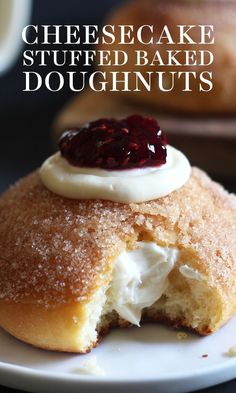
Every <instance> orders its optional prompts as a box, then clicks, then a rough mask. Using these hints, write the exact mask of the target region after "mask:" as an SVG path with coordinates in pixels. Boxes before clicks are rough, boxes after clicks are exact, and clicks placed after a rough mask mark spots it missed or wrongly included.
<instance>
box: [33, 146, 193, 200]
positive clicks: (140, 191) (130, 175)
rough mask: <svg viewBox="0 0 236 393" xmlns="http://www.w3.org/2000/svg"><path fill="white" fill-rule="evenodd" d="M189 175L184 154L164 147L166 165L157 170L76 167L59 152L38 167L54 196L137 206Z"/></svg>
mask: <svg viewBox="0 0 236 393" xmlns="http://www.w3.org/2000/svg"><path fill="white" fill-rule="evenodd" d="M190 173H191V167H190V164H189V161H188V160H187V158H186V157H185V155H184V154H183V153H181V152H180V151H179V150H177V149H175V148H174V147H172V146H170V145H167V162H166V164H164V165H162V166H160V167H146V168H140V169H129V170H121V171H108V170H103V169H99V168H82V167H76V166H73V165H71V164H69V163H68V162H67V160H66V159H64V158H63V157H62V156H61V154H60V153H59V152H58V153H56V154H54V155H53V156H51V157H49V158H48V159H47V160H46V161H45V162H44V163H43V165H42V166H41V168H40V171H39V174H40V177H41V180H42V182H43V184H44V185H45V186H46V187H47V188H48V189H49V190H50V191H52V192H54V193H55V194H58V195H61V196H63V197H67V198H72V199H105V200H110V201H114V202H121V203H132V202H134V203H139V202H145V201H150V200H152V199H157V198H161V197H164V196H166V195H168V194H170V193H171V192H172V191H175V190H177V189H178V188H180V187H182V186H183V185H184V184H185V182H186V181H187V180H188V178H189V176H190Z"/></svg>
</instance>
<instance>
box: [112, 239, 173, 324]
mask: <svg viewBox="0 0 236 393" xmlns="http://www.w3.org/2000/svg"><path fill="white" fill-rule="evenodd" d="M178 254H179V251H178V250H177V249H176V248H168V247H160V246H158V245H156V244H155V243H154V242H144V241H140V242H136V243H135V244H134V248H133V249H132V250H129V251H124V252H122V253H121V254H120V255H119V256H118V257H117V259H116V261H115V265H114V270H113V277H112V284H111V287H110V289H109V305H108V307H107V308H106V312H111V311H112V310H115V311H116V312H117V313H118V314H119V315H120V316H121V317H122V318H124V319H125V320H127V321H129V322H131V323H132V324H134V325H137V326H139V323H140V319H141V315H142V310H143V309H144V308H145V307H150V306H151V305H152V304H154V303H155V302H156V301H157V300H158V299H159V298H160V297H161V296H162V294H163V293H164V291H165V290H166V288H167V286H168V275H169V273H170V272H171V270H172V269H173V267H174V265H175V263H176V261H177V259H178Z"/></svg>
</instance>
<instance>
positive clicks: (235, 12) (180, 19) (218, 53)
mask: <svg viewBox="0 0 236 393" xmlns="http://www.w3.org/2000/svg"><path fill="white" fill-rule="evenodd" d="M106 24H111V25H113V24H114V25H119V24H124V25H134V28H135V29H136V28H138V27H139V26H141V25H146V24H147V25H154V26H157V27H158V31H160V32H161V30H162V27H163V26H164V25H167V26H168V27H169V29H170V31H171V33H172V32H173V37H174V41H176V42H178V41H179V40H178V29H177V25H186V24H187V25H213V26H214V34H215V43H214V45H200V44H196V45H195V44H194V45H191V44H188V45H187V46H186V45H185V46H181V45H165V44H163V45H151V44H150V45H141V44H137V43H135V44H134V45H125V46H124V45H121V44H119V45H118V43H116V42H115V43H114V44H113V45H103V46H102V49H107V50H114V49H116V50H117V49H119V50H125V51H127V52H128V54H129V58H130V60H129V62H128V64H127V65H125V66H123V67H121V66H119V67H112V68H111V67H109V66H106V67H104V68H103V71H110V70H111V69H112V70H113V71H141V72H143V73H145V72H148V71H163V72H165V71H166V72H168V71H190V72H191V71H194V70H193V68H192V67H191V66H186V67H183V66H175V67H174V68H173V67H172V68H171V67H168V66H161V67H159V68H157V66H154V67H153V66H142V67H137V66H136V67H135V66H134V64H135V59H134V53H135V52H134V51H135V50H139V49H141V50H146V51H147V52H148V55H149V56H150V59H152V58H153V57H154V52H155V51H156V50H159V51H160V54H161V56H162V57H163V58H165V57H166V56H165V54H164V53H165V51H166V50H170V49H174V50H181V49H183V50H209V51H211V52H212V53H213V55H214V63H213V64H212V65H210V66H207V67H203V66H202V67H201V66H198V67H196V68H195V70H196V71H197V73H198V74H199V73H200V72H201V71H208V72H213V83H214V88H213V89H212V91H209V92H199V81H198V80H197V81H194V80H191V86H192V90H193V91H190V92H187V91H184V92H183V91H182V88H183V79H182V78H179V79H177V78H176V81H175V89H174V90H172V91H171V92H170V93H168V92H167V93H166V92H161V91H160V90H159V89H157V88H156V87H155V86H154V85H153V86H152V89H151V91H150V92H149V91H145V90H143V91H142V92H136V93H135V92H131V91H129V92H128V93H122V94H123V95H126V96H127V97H128V98H132V99H134V100H137V101H138V102H141V103H147V104H149V105H151V106H153V107H155V108H159V107H162V108H164V109H167V110H173V111H178V112H180V111H181V112H185V113H186V112H187V113H189V112H191V113H216V114H220V113H221V114H234V113H235V111H236V101H235V94H236V90H235V86H236V71H235V70H236V52H235V50H233V47H234V37H235V34H236V27H235V26H236V3H235V2H234V1H229V0H226V1H216V0H212V1H211V0H202V1H200V2H199V1H189V0H186V1H164V0H163V1H156V0H146V1H143V0H132V1H130V2H128V4H125V5H122V6H121V7H120V8H118V9H116V10H115V11H114V12H113V13H112V14H111V15H110V16H109V17H108V19H107V21H106ZM191 36H192V37H193V39H195V40H196V41H199V35H198V33H197V32H196V33H193V34H192V32H191ZM197 79H198V78H197ZM133 83H134V81H133ZM167 85H168V83H167ZM169 85H170V83H169ZM166 87H167V86H166ZM204 88H206V86H205V85H204Z"/></svg>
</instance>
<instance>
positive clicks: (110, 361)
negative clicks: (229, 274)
mask: <svg viewBox="0 0 236 393" xmlns="http://www.w3.org/2000/svg"><path fill="white" fill-rule="evenodd" d="M235 331H236V319H233V320H232V321H231V322H229V323H228V324H227V325H226V326H225V327H223V328H222V329H221V330H220V331H219V332H217V333H215V334H213V335H212V336H209V337H203V338H201V337H198V336H196V335H192V334H189V333H188V337H187V339H185V340H179V339H178V338H177V332H176V331H173V330H171V329H168V328H167V327H164V326H160V325H146V326H143V327H142V328H132V329H120V330H114V331H113V332H112V333H111V334H110V335H108V336H107V337H106V338H105V339H104V340H103V341H102V343H101V344H100V346H99V347H98V348H96V349H94V350H93V351H92V352H91V353H90V354H87V355H74V354H63V353H53V352H47V351H43V350H40V349H36V348H33V347H31V346H29V345H26V344H23V343H21V342H20V341H18V340H16V339H14V338H13V337H11V336H10V335H8V334H7V333H5V332H3V331H2V330H0V384H2V385H7V386H9V387H13V388H18V389H24V390H27V391H31V392H40V393H41V392H49V391H56V392H58V393H60V392H70V393H74V392H76V393H78V392H82V391H86V392H87V393H91V392H92V393H95V392H96V393H101V392H102V393H108V392H109V393H117V392H121V391H123V392H124V391H128V392H129V393H133V392H135V393H144V392H146V391H147V392H148V393H151V392H160V393H163V392H165V393H178V392H181V393H184V392H189V391H193V390H196V389H200V388H204V387H208V386H211V385H214V384H217V383H221V382H225V381H227V380H230V379H232V378H234V377H236V357H230V356H229V355H227V351H228V350H229V348H230V347H232V346H236V334H235ZM205 354H208V357H202V355H205ZM94 356H95V357H96V360H97V364H98V366H99V367H100V368H101V369H102V370H103V371H104V372H105V375H103V376H102V375H99V376H98V375H85V374H83V373H82V372H81V371H79V370H78V369H79V368H83V364H84V363H85V362H87V361H88V360H89V359H91V358H94Z"/></svg>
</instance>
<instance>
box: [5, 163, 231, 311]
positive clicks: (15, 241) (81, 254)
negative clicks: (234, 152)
mask: <svg viewBox="0 0 236 393" xmlns="http://www.w3.org/2000/svg"><path fill="white" fill-rule="evenodd" d="M235 230H236V197H235V196H234V195H229V194H228V193H227V192H226V191H224V190H223V188H222V187H221V186H219V185H217V184H215V183H213V182H212V181H211V180H210V179H209V178H208V177H207V176H206V175H205V174H204V173H203V172H202V171H200V170H199V169H193V171H192V176H191V178H190V179H189V181H188V182H187V183H186V185H185V186H183V187H182V188H181V189H179V190H177V191H175V192H173V193H172V194H170V195H168V196H166V197H164V198H160V199H157V200H155V201H150V202H145V203H141V204H130V205H124V204H119V203H114V202H108V201H100V200H94V201H93V200H81V201H79V200H70V199H66V198H62V197H59V196H57V195H55V194H53V193H51V192H50V191H48V190H47V189H45V187H44V186H43V185H42V184H41V182H40V179H39V176H38V173H37V172H36V173H33V174H31V175H29V176H28V177H26V178H24V179H22V180H21V181H20V182H19V183H17V184H16V185H15V186H14V187H12V188H11V189H10V190H8V191H7V192H5V193H4V194H3V195H2V197H1V198H0V298H1V299H2V300H5V301H13V302H23V303H32V304H36V303H38V304H41V305H44V306H46V307H50V306H54V307H55V306H57V305H62V304H68V303H70V302H74V301H83V300H85V299H87V300H88V299H89V298H90V296H91V294H92V293H93V292H94V291H95V289H96V288H98V287H99V286H100V285H101V283H104V282H107V281H109V279H110V277H109V274H110V273H109V272H110V269H111V267H110V264H111V263H110V262H112V260H113V259H114V258H115V256H116V255H117V254H119V253H120V252H121V251H122V250H123V249H124V247H125V243H127V242H128V241H134V240H136V239H137V238H142V237H145V236H146V237H148V238H149V239H153V240H154V241H156V242H157V243H158V244H160V245H162V244H163V245H167V246H175V247H179V248H181V249H184V250H187V251H188V252H187V256H186V258H189V253H191V255H193V258H192V259H193V262H192V266H193V267H194V268H196V269H198V270H199V271H200V272H201V273H203V274H205V275H206V276H207V277H208V280H209V285H217V286H219V288H220V289H221V291H223V292H225V293H227V294H228V296H231V297H232V295H233V293H235V292H234V291H235V288H236V285H235V278H236V242H235ZM183 255H184V253H183ZM194 256H196V258H195V260H194ZM182 259H183V260H182V263H187V261H185V260H184V257H182Z"/></svg>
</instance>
